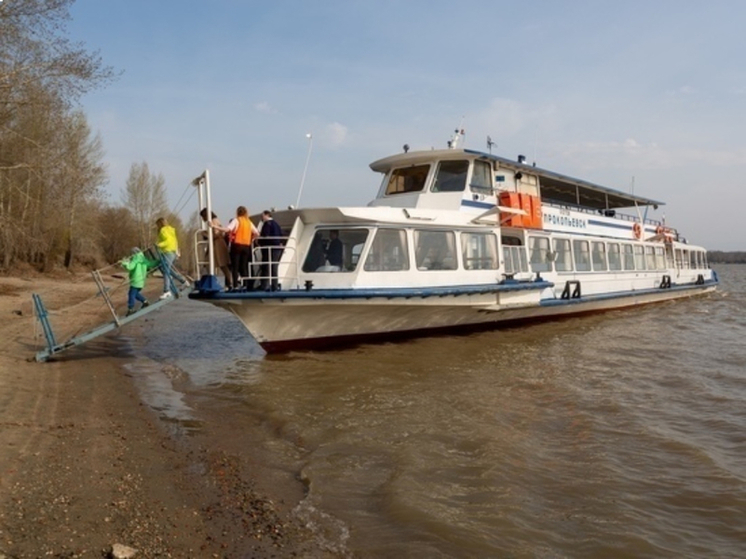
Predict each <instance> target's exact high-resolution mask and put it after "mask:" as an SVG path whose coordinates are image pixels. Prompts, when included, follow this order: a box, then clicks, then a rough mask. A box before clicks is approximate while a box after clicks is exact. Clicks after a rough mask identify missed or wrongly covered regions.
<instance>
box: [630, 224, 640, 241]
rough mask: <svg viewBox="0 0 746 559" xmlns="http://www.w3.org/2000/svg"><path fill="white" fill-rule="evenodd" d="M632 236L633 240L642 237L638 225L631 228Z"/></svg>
mask: <svg viewBox="0 0 746 559" xmlns="http://www.w3.org/2000/svg"><path fill="white" fill-rule="evenodd" d="M632 234H633V235H634V236H635V239H639V238H640V237H642V227H641V226H640V224H639V223H635V224H634V225H633V226H632Z"/></svg>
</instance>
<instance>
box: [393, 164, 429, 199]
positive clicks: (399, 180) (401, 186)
mask: <svg viewBox="0 0 746 559" xmlns="http://www.w3.org/2000/svg"><path fill="white" fill-rule="evenodd" d="M429 172H430V165H412V166H411V167H404V168H402V169H394V170H393V171H391V175H390V176H389V183H388V185H386V196H390V195H392V194H403V193H405V192H420V191H422V190H423V189H424V188H425V181H426V180H427V174H428V173H429Z"/></svg>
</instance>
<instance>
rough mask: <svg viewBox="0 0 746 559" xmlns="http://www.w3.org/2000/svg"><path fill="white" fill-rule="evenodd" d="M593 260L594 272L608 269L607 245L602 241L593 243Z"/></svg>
mask: <svg viewBox="0 0 746 559" xmlns="http://www.w3.org/2000/svg"><path fill="white" fill-rule="evenodd" d="M591 262H592V263H593V271H594V272H605V271H606V245H605V244H604V243H603V242H601V241H593V242H592V243H591Z"/></svg>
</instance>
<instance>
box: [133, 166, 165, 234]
mask: <svg viewBox="0 0 746 559" xmlns="http://www.w3.org/2000/svg"><path fill="white" fill-rule="evenodd" d="M122 203H123V204H124V206H125V207H126V208H127V209H128V210H129V211H130V212H131V213H132V217H133V218H134V221H135V226H136V228H137V239H138V240H137V242H138V244H139V245H140V246H141V247H143V248H144V247H146V246H148V245H150V244H151V243H152V239H153V229H154V226H155V220H156V219H157V218H158V217H160V216H165V215H167V214H168V204H167V203H166V189H165V180H164V178H163V175H162V174H161V173H158V174H157V175H155V174H151V172H150V169H149V168H148V164H147V163H145V162H143V163H140V164H138V163H133V164H132V166H131V167H130V174H129V176H128V177H127V184H126V186H125V189H124V192H123V195H122Z"/></svg>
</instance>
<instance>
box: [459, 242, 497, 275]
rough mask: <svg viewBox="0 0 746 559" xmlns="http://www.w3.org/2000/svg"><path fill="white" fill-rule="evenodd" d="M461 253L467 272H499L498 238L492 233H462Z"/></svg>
mask: <svg viewBox="0 0 746 559" xmlns="http://www.w3.org/2000/svg"><path fill="white" fill-rule="evenodd" d="M461 252H462V253H463V255H464V268H465V269H467V270H497V267H498V261H497V237H496V236H495V235H493V234H492V233H461Z"/></svg>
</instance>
